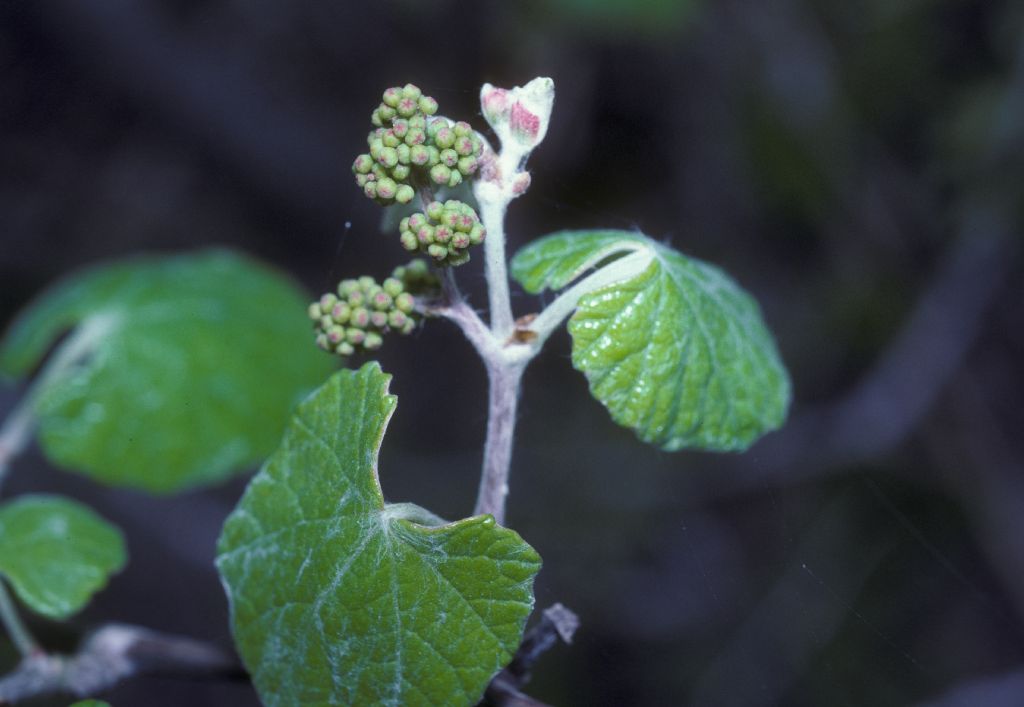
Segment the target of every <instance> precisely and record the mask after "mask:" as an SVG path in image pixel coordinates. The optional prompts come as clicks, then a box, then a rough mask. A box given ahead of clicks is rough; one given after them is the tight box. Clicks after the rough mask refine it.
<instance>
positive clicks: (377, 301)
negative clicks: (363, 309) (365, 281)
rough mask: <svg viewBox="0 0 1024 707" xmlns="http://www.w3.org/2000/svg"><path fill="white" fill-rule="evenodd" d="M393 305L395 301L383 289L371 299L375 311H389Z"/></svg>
mask: <svg viewBox="0 0 1024 707" xmlns="http://www.w3.org/2000/svg"><path fill="white" fill-rule="evenodd" d="M392 304H394V299H393V298H392V297H391V295H389V294H388V293H387V292H385V291H384V290H383V289H382V290H380V291H379V292H376V293H374V295H373V297H372V298H371V299H370V306H371V307H373V308H374V309H379V310H384V309H388V308H389V307H391V305H392Z"/></svg>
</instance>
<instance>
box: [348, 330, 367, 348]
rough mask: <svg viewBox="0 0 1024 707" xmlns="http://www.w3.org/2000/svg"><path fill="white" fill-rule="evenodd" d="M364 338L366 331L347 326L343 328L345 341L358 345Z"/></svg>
mask: <svg viewBox="0 0 1024 707" xmlns="http://www.w3.org/2000/svg"><path fill="white" fill-rule="evenodd" d="M365 340H366V332H365V331H363V330H362V329H355V328H349V329H346V330H345V341H347V342H348V343H350V344H352V345H353V346H358V345H359V344H361V343H363V341H365Z"/></svg>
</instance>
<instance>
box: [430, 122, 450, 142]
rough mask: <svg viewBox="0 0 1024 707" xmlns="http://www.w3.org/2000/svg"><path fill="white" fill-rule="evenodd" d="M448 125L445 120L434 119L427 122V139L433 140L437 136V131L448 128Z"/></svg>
mask: <svg viewBox="0 0 1024 707" xmlns="http://www.w3.org/2000/svg"><path fill="white" fill-rule="evenodd" d="M449 126H450V124H449V122H448V119H447V118H440V117H438V118H434V119H433V120H428V121H427V128H426V130H427V137H429V138H430V139H431V140H433V139H434V138H435V137H436V136H437V131H438V130H440V129H441V128H449Z"/></svg>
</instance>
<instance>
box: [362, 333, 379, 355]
mask: <svg viewBox="0 0 1024 707" xmlns="http://www.w3.org/2000/svg"><path fill="white" fill-rule="evenodd" d="M383 345H384V338H383V337H382V336H381V335H380V334H377V333H375V332H372V331H371V332H370V333H368V334H367V335H366V338H365V339H363V348H365V349H366V350H367V351H376V350H377V349H379V348H380V347H381V346H383Z"/></svg>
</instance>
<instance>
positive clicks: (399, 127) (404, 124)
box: [391, 118, 409, 139]
mask: <svg viewBox="0 0 1024 707" xmlns="http://www.w3.org/2000/svg"><path fill="white" fill-rule="evenodd" d="M391 132H392V133H394V135H395V137H397V138H399V139H404V138H405V136H406V134H408V132H409V121H408V120H403V119H401V118H398V119H397V120H395V121H394V122H393V123H391Z"/></svg>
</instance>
